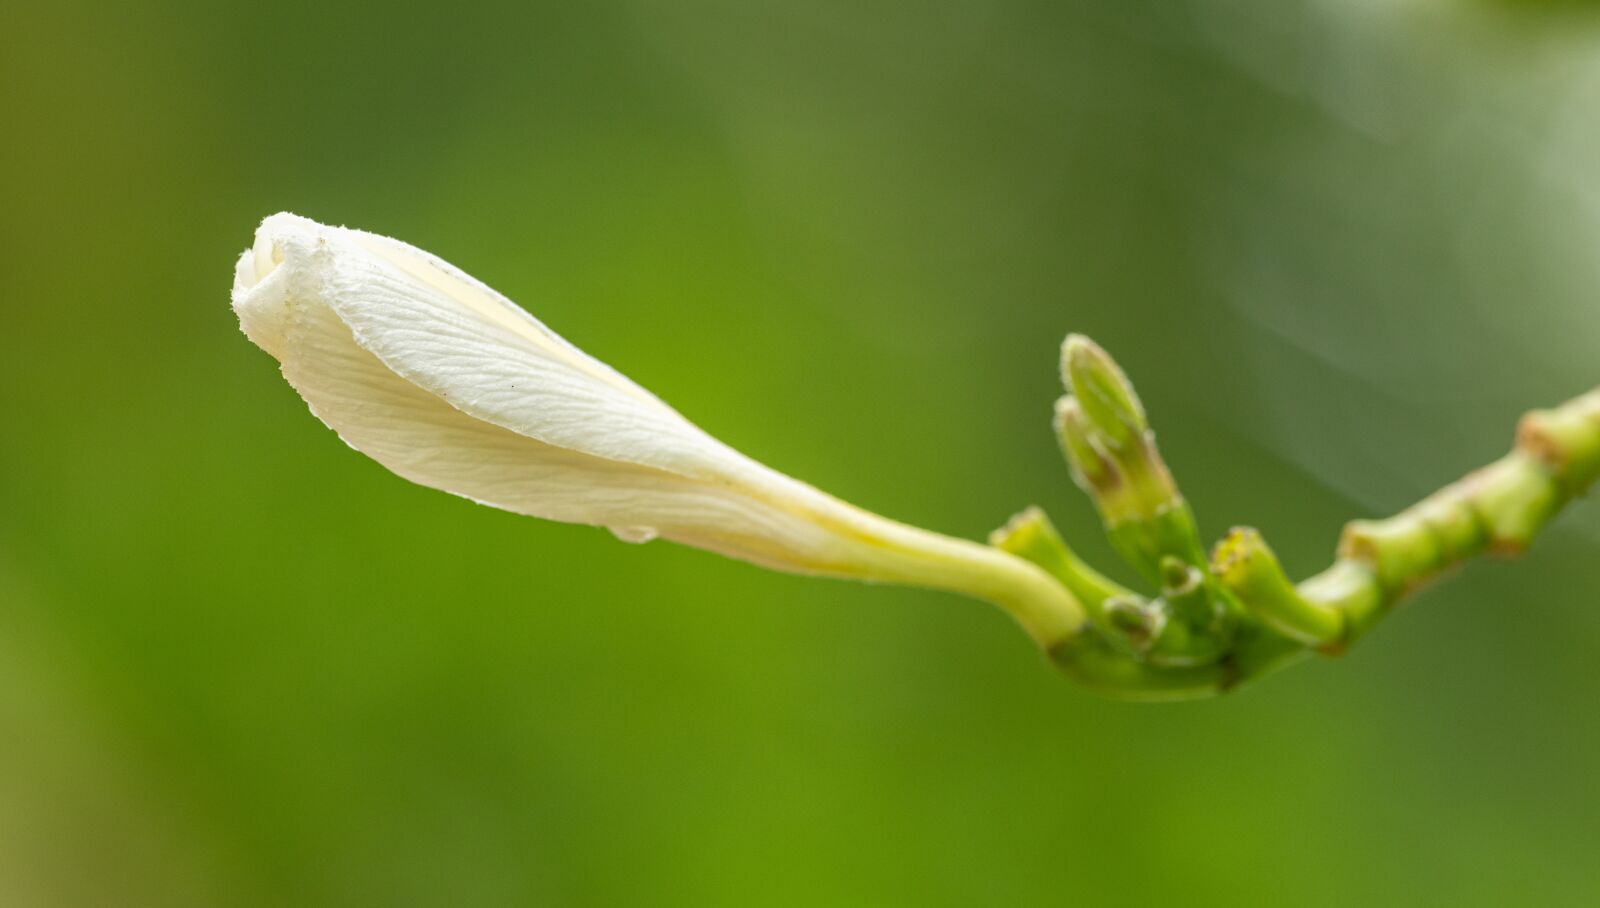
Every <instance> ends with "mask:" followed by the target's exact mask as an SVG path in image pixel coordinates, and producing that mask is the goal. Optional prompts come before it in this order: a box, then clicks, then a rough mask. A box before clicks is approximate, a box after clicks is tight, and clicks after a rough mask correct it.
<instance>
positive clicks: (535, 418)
mask: <svg viewBox="0 0 1600 908" xmlns="http://www.w3.org/2000/svg"><path fill="white" fill-rule="evenodd" d="M233 308H234V310H235V311H236V312H237V313H238V315H239V321H240V323H241V325H242V326H243V328H244V331H245V333H246V334H248V335H249V337H250V339H251V340H252V341H254V342H255V343H256V344H257V345H258V346H260V347H261V348H262V349H264V350H266V351H267V352H268V353H270V354H272V356H273V357H275V358H276V359H277V360H278V361H279V362H280V363H282V366H283V375H284V377H285V378H286V379H288V381H289V383H290V384H291V385H293V386H294V388H295V390H297V391H298V392H299V393H300V395H301V397H303V398H305V400H306V402H307V403H308V404H309V405H310V406H311V410H312V412H313V413H315V414H316V415H317V417H318V418H320V419H321V420H322V421H323V422H325V423H327V424H328V426H329V427H330V428H332V429H333V430H334V431H335V432H337V433H338V434H339V436H340V437H341V438H342V439H344V441H345V442H346V443H348V444H349V445H350V446H351V447H353V448H355V449H356V450H358V451H360V452H362V453H364V454H366V455H367V456H369V457H371V458H372V459H374V460H376V461H378V462H379V463H381V464H383V465H384V466H385V467H388V468H389V469H390V470H392V471H394V472H395V473H398V474H399V475H401V476H403V477H405V478H406V479H409V480H411V481H413V482H417V483H420V484H422V485H425V486H431V487H433V488H436V489H442V490H444V491H447V492H452V493H454V494H456V495H460V496H463V497H466V498H470V499H472V500H474V501H478V502H482V503H484V504H487V505H491V506H493V507H497V508H504V509H506V510H509V511H515V512H518V513H522V514H530V515H533V516H536V517H543V518H546V519H549V520H560V521H566V522H570V523H585V524H595V525H599V526H606V527H609V528H611V530H612V531H613V532H614V533H616V534H617V535H618V536H619V537H621V538H623V539H626V540H629V541H644V540H647V539H651V538H655V537H658V536H659V537H661V538H664V539H670V540H672V541H674V542H680V543H683V544H685V545H691V546H696V547H699V548H703V549H709V550H711V551H713V552H718V553H720V554H723V555H727V556H730V557H734V558H740V559H744V560H746V561H751V562H754V563H756V564H759V565H762V566H764V567H768V568H774V569H777V570H783V571H791V572H795V573H804V574H823V575H830V576H837V577H851V578H857V579H861V580H869V581H883V582H890V583H901V584H909V585H913V586H922V587H933V588H939V589H946V590H951V591H954V592H958V593H963V594H966V595H970V596H975V597H978V598H982V599H987V600H989V601H992V602H994V603H996V604H997V605H999V606H1001V607H1002V608H1004V609H1005V610H1006V611H1008V612H1009V613H1010V614H1011V615H1013V616H1014V617H1015V618H1016V620H1017V621H1018V622H1019V623H1021V624H1022V626H1023V627H1024V628H1025V629H1027V631H1028V632H1029V633H1030V634H1031V635H1032V636H1033V637H1034V638H1035V639H1036V640H1037V641H1038V642H1039V643H1040V644H1041V645H1042V646H1045V647H1047V648H1048V647H1051V646H1054V645H1056V644H1057V643H1059V642H1061V641H1062V640H1065V639H1067V638H1070V637H1072V636H1073V635H1074V634H1075V633H1077V632H1078V630H1079V628H1080V626H1081V625H1082V622H1083V612H1082V609H1081V608H1080V607H1079V605H1078V603H1077V601H1076V600H1075V599H1074V598H1073V596H1072V594H1071V593H1069V592H1067V590H1066V589H1065V588H1063V587H1062V585H1061V584H1060V583H1059V582H1057V581H1056V580H1054V579H1053V578H1051V577H1050V576H1049V575H1048V574H1046V573H1045V572H1044V571H1043V570H1042V569H1040V568H1039V567H1037V566H1035V565H1034V564H1032V563H1030V562H1028V561H1025V560H1023V559H1021V558H1018V557H1016V556H1013V555H1011V554H1009V553H1006V552H1003V551H1000V550H997V549H994V548H991V547H989V546H984V545H979V544H977V543H974V542H968V541H965V540H961V539H954V538H951V537H947V536H942V535H939V534H936V533H932V532H929V531H927V530H922V529H918V528H916V527H911V526H907V525H905V524H901V523H897V522H895V521H892V520H888V519H886V518H884V517H880V516H878V515H876V514H872V513H869V512H867V511H864V510H862V509H860V508H857V507H854V506H852V505H850V504H847V503H845V502H843V501H840V500H839V499H837V498H834V497H832V496H830V495H827V494H825V493H823V492H821V491H818V490H817V489H815V488H813V487H811V486H809V485H806V484H805V483H802V482H799V481H797V480H795V479H792V478H790V477H788V476H785V475H783V474H781V473H778V472H776V471H775V470H772V469H770V468H768V467H766V466H763V465H761V464H759V463H756V462H755V461H753V460H751V459H750V458H748V457H745V456H744V455H742V454H740V453H738V452H737V451H735V450H733V449H732V448H730V447H728V446H727V445H725V444H722V443H721V442H719V441H717V440H716V439H714V438H712V437H711V436H709V435H707V434H706V433H705V432H703V431H701V430H700V429H699V428H697V427H695V426H694V425H693V424H692V423H690V422H689V421H688V420H686V419H684V418H683V417H682V416H680V415H679V414H678V413H677V411H675V410H673V409H672V408H671V407H668V406H667V405H666V404H664V403H662V402H661V401H660V400H659V399H658V398H656V397H655V396H654V395H652V394H651V393H650V392H648V391H646V390H644V389H643V388H641V387H639V386H638V385H636V384H634V383H633V382H631V381H629V380H628V379H627V378H624V377H623V376H622V375H620V374H619V373H617V372H616V371H615V370H613V369H611V368H610V367H608V366H606V365H605V364H603V363H601V362H599V361H598V360H595V359H594V358H592V357H590V356H588V355H587V354H585V353H583V352H582V351H581V350H578V349H577V348H576V347H573V346H572V345H571V344H569V343H567V342H566V341H564V340H562V339H561V338H560V337H558V336H557V335H556V334H555V333H553V332H552V331H550V329H548V328H546V327H545V326H544V325H543V324H542V323H540V322H539V321H538V320H537V319H535V318H533V317H532V316H530V315H529V314H528V313H526V312H525V311H523V310H522V309H520V308H518V307H517V306H516V305H515V304H513V303H512V302H510V301H509V300H507V299H506V298H505V297H503V296H501V295H500V294H498V293H496V292H495V291H493V290H491V289H489V288H488V287H486V286H484V285H483V284H481V283H479V282H478V281H476V280H474V279H473V278H471V277H469V276H468V275H466V274H464V273H463V272H461V271H459V270H457V269H456V268H454V267H452V266H450V265H449V264H446V263H445V262H443V261H441V260H439V259H438V258H435V257H434V256H432V255H429V254H428V253H426V252H423V251H422V250H420V249H416V248H414V247H412V246H408V245H406V244H405V243H401V242H399V241H396V240H391V239H388V238H386V237H381V236H377V235H374V234H370V233H364V232H361V231H359V230H350V229H346V228H342V227H328V226H324V225H322V224H318V223H316V222H314V221H310V220H307V219H305V218H301V217H297V216H295V215H292V214H276V215H273V216H272V217H269V218H267V219H266V220H265V221H263V222H262V224H261V227H260V229H259V230H258V231H257V232H256V238H255V244H254V245H253V246H252V248H250V249H248V250H246V251H245V253H244V254H243V255H242V256H241V257H240V259H239V263H238V266H237V269H236V271H235V276H234V285H233Z"/></svg>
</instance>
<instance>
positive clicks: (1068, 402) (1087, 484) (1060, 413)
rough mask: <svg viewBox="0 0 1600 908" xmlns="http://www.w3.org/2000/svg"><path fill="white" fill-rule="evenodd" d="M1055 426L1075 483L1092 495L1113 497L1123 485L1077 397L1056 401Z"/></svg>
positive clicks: (1057, 437)
mask: <svg viewBox="0 0 1600 908" xmlns="http://www.w3.org/2000/svg"><path fill="white" fill-rule="evenodd" d="M1055 427H1056V439H1057V440H1058V441H1060V443H1061V453H1062V454H1063V455H1065V456H1066V458H1067V466H1069V467H1071V468H1072V479H1073V481H1074V482H1076V483H1077V484H1078V486H1079V488H1081V489H1083V490H1084V491H1085V492H1088V493H1089V494H1091V495H1095V496H1101V495H1109V494H1111V493H1112V492H1113V491H1114V490H1115V489H1116V487H1117V486H1118V485H1119V484H1120V483H1121V475H1120V474H1119V473H1118V471H1117V467H1116V464H1115V463H1113V462H1112V461H1111V459H1110V458H1109V457H1107V456H1106V454H1105V452H1104V451H1102V450H1100V448H1099V446H1098V445H1097V443H1096V441H1095V432H1094V428H1093V427H1092V426H1091V425H1090V423H1089V418H1088V417H1087V416H1085V415H1084V412H1083V405H1082V404H1081V403H1080V402H1079V401H1078V399H1077V398H1076V397H1073V396H1071V395H1070V394H1069V395H1067V396H1065V397H1062V398H1060V399H1059V400H1057V401H1056V419H1055Z"/></svg>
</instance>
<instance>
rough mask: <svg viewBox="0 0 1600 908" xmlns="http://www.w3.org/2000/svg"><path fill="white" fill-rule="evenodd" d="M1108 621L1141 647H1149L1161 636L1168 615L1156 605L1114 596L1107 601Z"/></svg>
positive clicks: (1127, 597)
mask: <svg viewBox="0 0 1600 908" xmlns="http://www.w3.org/2000/svg"><path fill="white" fill-rule="evenodd" d="M1105 609H1106V621H1107V623H1109V624H1110V625H1111V627H1112V628H1114V629H1116V630H1117V631H1118V632H1119V633H1121V634H1123V635H1124V636H1126V637H1127V638H1128V640H1129V641H1130V642H1132V643H1134V644H1136V645H1139V646H1141V647H1142V646H1147V645H1149V643H1150V642H1151V641H1153V640H1155V638H1156V637H1158V636H1160V634H1161V630H1162V628H1163V627H1164V626H1165V624H1166V615H1164V614H1163V613H1162V611H1161V607H1160V606H1159V605H1156V604H1155V603H1150V602H1144V601H1142V600H1139V599H1135V598H1133V597H1130V596H1113V597H1111V598H1110V599H1107V600H1106V603H1105Z"/></svg>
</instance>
